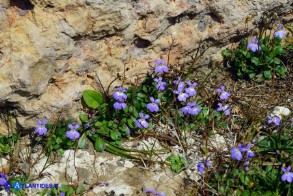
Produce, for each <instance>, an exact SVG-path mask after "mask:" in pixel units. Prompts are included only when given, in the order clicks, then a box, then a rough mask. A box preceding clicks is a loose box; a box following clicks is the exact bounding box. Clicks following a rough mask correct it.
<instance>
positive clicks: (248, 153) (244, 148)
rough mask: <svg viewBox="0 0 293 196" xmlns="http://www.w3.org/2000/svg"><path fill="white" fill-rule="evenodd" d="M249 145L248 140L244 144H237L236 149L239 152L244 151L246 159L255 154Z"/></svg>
mask: <svg viewBox="0 0 293 196" xmlns="http://www.w3.org/2000/svg"><path fill="white" fill-rule="evenodd" d="M251 145H252V143H251V142H249V143H248V144H247V145H244V144H239V145H238V149H239V150H240V151H241V152H246V155H245V157H246V158H247V159H251V158H253V157H254V156H255V153H254V152H253V151H252V150H251V149H250V148H251Z"/></svg>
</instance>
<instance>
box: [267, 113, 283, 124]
mask: <svg viewBox="0 0 293 196" xmlns="http://www.w3.org/2000/svg"><path fill="white" fill-rule="evenodd" d="M267 118H268V124H272V123H274V124H275V125H276V126H279V125H280V124H281V119H280V118H279V117H278V116H274V115H271V114H270V115H267Z"/></svg>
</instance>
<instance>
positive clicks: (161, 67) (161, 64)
mask: <svg viewBox="0 0 293 196" xmlns="http://www.w3.org/2000/svg"><path fill="white" fill-rule="evenodd" d="M155 63H156V64H157V66H156V67H155V72H156V73H164V72H168V70H169V69H168V67H167V65H166V60H164V59H162V60H158V59H156V60H155Z"/></svg>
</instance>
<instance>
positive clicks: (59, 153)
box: [57, 148, 64, 156]
mask: <svg viewBox="0 0 293 196" xmlns="http://www.w3.org/2000/svg"><path fill="white" fill-rule="evenodd" d="M57 154H58V155H59V156H62V155H63V154H64V150H63V149H62V148H60V149H58V150H57Z"/></svg>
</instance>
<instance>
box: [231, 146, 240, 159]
mask: <svg viewBox="0 0 293 196" xmlns="http://www.w3.org/2000/svg"><path fill="white" fill-rule="evenodd" d="M230 153H231V157H232V159H235V160H238V161H240V160H241V159H242V154H241V151H240V150H239V149H238V148H235V147H233V148H232V149H231V150H230Z"/></svg>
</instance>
